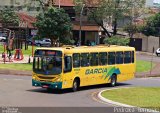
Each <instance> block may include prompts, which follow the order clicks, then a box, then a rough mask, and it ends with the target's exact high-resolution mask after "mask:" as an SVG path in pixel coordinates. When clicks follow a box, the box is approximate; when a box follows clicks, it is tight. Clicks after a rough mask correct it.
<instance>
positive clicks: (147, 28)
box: [141, 13, 160, 36]
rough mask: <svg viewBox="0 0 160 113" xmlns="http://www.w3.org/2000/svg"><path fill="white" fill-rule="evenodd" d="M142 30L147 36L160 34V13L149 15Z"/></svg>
mask: <svg viewBox="0 0 160 113" xmlns="http://www.w3.org/2000/svg"><path fill="white" fill-rule="evenodd" d="M141 32H142V33H143V34H145V35H147V36H149V35H152V36H160V13H157V14H155V15H154V16H151V17H149V18H148V19H147V22H146V24H145V25H144V26H143V27H142V28H141Z"/></svg>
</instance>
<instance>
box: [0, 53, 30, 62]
mask: <svg viewBox="0 0 160 113" xmlns="http://www.w3.org/2000/svg"><path fill="white" fill-rule="evenodd" d="M23 57H24V58H23V60H20V61H16V60H13V57H12V58H11V61H10V62H9V59H8V58H7V59H6V62H5V63H17V64H18V63H21V64H22V63H28V62H29V56H28V55H24V56H23ZM30 62H33V57H32V56H30ZM0 64H4V60H3V58H2V57H0Z"/></svg>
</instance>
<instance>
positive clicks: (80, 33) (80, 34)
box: [79, 4, 85, 46]
mask: <svg viewBox="0 0 160 113" xmlns="http://www.w3.org/2000/svg"><path fill="white" fill-rule="evenodd" d="M84 7H85V4H83V6H82V9H81V13H80V30H79V45H80V46H81V37H82V32H81V31H82V30H81V29H82V13H83V9H84Z"/></svg>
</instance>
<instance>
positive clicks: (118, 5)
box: [74, 0, 145, 37]
mask: <svg viewBox="0 0 160 113" xmlns="http://www.w3.org/2000/svg"><path fill="white" fill-rule="evenodd" d="M74 1H75V4H76V8H75V9H76V11H80V9H81V7H82V5H83V4H86V7H87V9H88V15H89V19H92V20H94V21H95V22H96V23H97V25H99V26H101V27H102V29H103V30H104V31H105V33H106V34H107V35H108V37H111V35H110V33H109V31H108V29H107V28H106V25H105V24H104V22H105V23H110V24H111V25H112V26H113V35H116V34H117V26H118V21H120V20H121V19H123V18H125V17H130V20H131V22H132V21H133V19H134V18H137V17H139V16H140V15H141V14H140V12H141V11H142V9H144V4H145V0H99V2H98V3H97V4H94V5H92V6H88V4H89V3H90V4H92V3H93V0H74ZM91 7H92V8H91Z"/></svg>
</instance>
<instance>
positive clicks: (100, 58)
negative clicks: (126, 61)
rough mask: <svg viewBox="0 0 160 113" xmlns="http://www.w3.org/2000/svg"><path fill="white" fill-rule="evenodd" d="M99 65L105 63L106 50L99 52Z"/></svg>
mask: <svg viewBox="0 0 160 113" xmlns="http://www.w3.org/2000/svg"><path fill="white" fill-rule="evenodd" d="M99 65H100V66H103V65H107V53H106V52H103V53H99Z"/></svg>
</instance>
